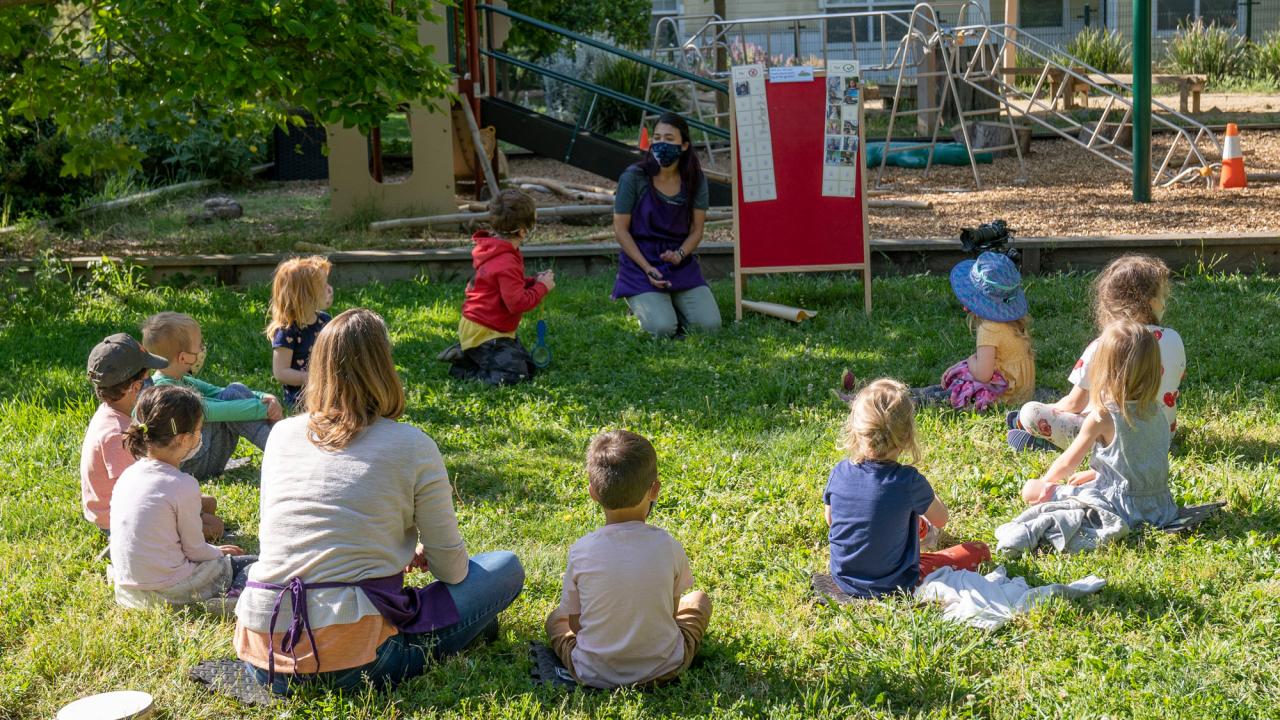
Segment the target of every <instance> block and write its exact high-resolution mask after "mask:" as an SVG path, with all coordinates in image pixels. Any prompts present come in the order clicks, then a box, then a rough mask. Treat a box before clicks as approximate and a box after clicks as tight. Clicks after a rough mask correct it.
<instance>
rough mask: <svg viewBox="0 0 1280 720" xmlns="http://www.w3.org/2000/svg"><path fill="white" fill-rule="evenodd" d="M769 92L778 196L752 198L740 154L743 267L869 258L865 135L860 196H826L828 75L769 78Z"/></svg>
mask: <svg viewBox="0 0 1280 720" xmlns="http://www.w3.org/2000/svg"><path fill="white" fill-rule="evenodd" d="M765 97H766V99H767V104H768V108H769V124H770V134H771V136H772V139H773V165H774V178H775V183H776V186H777V192H778V199H776V200H766V201H762V202H746V201H745V200H744V199H743V195H742V182H741V177H742V165H741V160H740V159H738V160H737V161H736V165H737V167H736V171H737V178H738V179H739V181H738V182H737V183H735V185H736V187H737V194H738V197H737V212H738V257H739V261H738V262H739V267H740V268H741V269H743V270H760V269H764V268H779V269H784V268H785V269H791V268H804V269H806V270H821V269H822V268H823V266H840V267H842V268H847V267H848V266H850V265H860V264H863V263H865V262H866V259H867V258H866V242H865V240H864V236H863V228H864V225H863V193H864V186H863V177H862V175H863V173H864V172H865V171H866V169H865V168H864V167H863V159H862V158H863V154H862V151H863V148H862V143H861V142H860V143H859V144H858V153H857V157H856V158H855V161H854V162H855V163H856V167H857V168H858V181H857V183H856V184H855V186H856V187H857V188H858V196H857V197H852V198H849V197H823V195H822V169H823V166H822V157H823V142H824V122H823V120H824V113H825V106H826V82H825V80H824V79H823V78H822V76H821V75H820V76H819V77H818V78H817V79H815V80H813V81H809V82H776V83H775V82H769V83H766V87H765ZM833 269H834V268H833Z"/></svg>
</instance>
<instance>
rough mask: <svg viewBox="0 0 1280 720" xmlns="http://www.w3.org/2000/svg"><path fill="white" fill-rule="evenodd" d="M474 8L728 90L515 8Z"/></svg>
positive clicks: (485, 4) (689, 73)
mask: <svg viewBox="0 0 1280 720" xmlns="http://www.w3.org/2000/svg"><path fill="white" fill-rule="evenodd" d="M476 9H477V10H483V11H486V12H495V13H498V14H499V15H506V16H507V17H509V18H512V19H513V20H519V21H520V22H525V23H529V24H530V25H532V26H534V27H536V28H538V29H539V30H546V31H548V32H553V33H555V34H557V35H561V36H563V37H566V38H569V39H570V40H573V41H574V42H580V43H582V44H583V45H589V46H591V47H593V48H596V49H598V50H604V51H605V52H609V53H613V54H614V55H618V56H620V57H624V58H626V59H628V60H631V61H632V62H638V63H640V64H641V65H644V66H646V67H650V68H653V69H654V70H660V71H662V72H665V73H670V74H671V75H675V76H676V77H680V78H684V79H685V80H688V81H690V82H693V83H697V84H698V85H701V86H703V87H705V88H707V89H709V90H715V91H716V92H722V93H728V92H729V86H728V85H726V84H724V83H718V82H716V81H714V80H710V79H708V78H705V77H702V76H701V75H695V74H693V73H691V72H686V71H684V70H681V69H680V68H676V67H672V66H670V65H664V64H662V63H659V62H654V61H653V60H650V59H649V58H647V57H645V56H643V55H639V54H637V53H633V52H631V51H630V50H626V49H624V48H620V47H616V46H614V45H610V44H608V43H605V42H601V41H599V40H596V39H595V38H593V37H589V36H587V35H583V34H581V33H576V32H574V31H572V30H569V29H567V28H562V27H560V26H559V25H552V24H551V23H549V22H546V21H543V20H539V19H537V18H535V17H530V16H528V15H525V14H523V13H518V12H516V11H515V10H511V9H509V8H504V7H498V6H496V5H489V4H487V3H481V4H479V5H476ZM494 52H496V51H494ZM508 57H509V56H508Z"/></svg>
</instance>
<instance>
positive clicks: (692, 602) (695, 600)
mask: <svg viewBox="0 0 1280 720" xmlns="http://www.w3.org/2000/svg"><path fill="white" fill-rule="evenodd" d="M710 624H711V598H709V597H707V594H706V593H704V592H702V591H701V590H694V591H693V592H691V593H689V594H687V595H685V596H684V597H682V598H680V604H679V605H678V606H677V607H676V627H678V628H680V635H681V637H682V638H683V639H684V662H682V663H680V667H678V668H676V669H675V670H672V671H671V672H669V673H667V674H665V675H660V676H658V677H656V678H651V679H649V680H647V681H645V683H643V684H648V683H662V682H667V681H669V680H674V679H675V678H676V677H678V676H679V675H680V673H682V672H684V671H685V670H688V669H689V666H690V665H692V664H693V659H694V658H695V657H697V655H698V648H700V647H702V636H703V635H704V634H705V633H706V632H707V626H708V625H710ZM547 642H548V644H550V645H551V649H552V651H554V652H555V654H556V657H558V658H560V662H562V663H564V666H565V669H567V670H568V671H569V672H571V673H573V677H574V679H575V680H576V679H577V678H578V673H577V672H576V671H575V670H574V669H573V649H574V648H575V647H577V646H578V636H577V634H575V633H574V631H573V629H572V628H570V627H569V616H568V615H566V614H564V613H563V612H561V611H560V608H559V607H557V608H556V609H555V610H553V611H551V615H550V616H549V617H548V618H547Z"/></svg>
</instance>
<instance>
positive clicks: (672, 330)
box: [613, 113, 721, 338]
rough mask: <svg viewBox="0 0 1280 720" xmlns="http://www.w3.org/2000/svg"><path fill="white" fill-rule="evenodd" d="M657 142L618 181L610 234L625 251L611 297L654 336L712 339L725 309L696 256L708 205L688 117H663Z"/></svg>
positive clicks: (657, 132) (654, 133)
mask: <svg viewBox="0 0 1280 720" xmlns="http://www.w3.org/2000/svg"><path fill="white" fill-rule="evenodd" d="M653 140H654V142H653V144H652V145H651V146H650V148H649V156H648V157H646V158H645V159H644V160H641V161H640V162H638V163H636V164H635V165H632V166H631V167H629V168H627V170H626V172H624V173H623V174H622V177H621V178H619V180H618V192H617V195H616V199H615V201H614V207H613V230H614V233H615V234H616V235H617V237H618V245H620V246H621V248H622V252H621V253H619V255H618V278H617V281H616V282H615V283H614V287H613V297H614V299H617V298H625V299H626V301H627V305H628V306H629V307H630V308H631V312H632V313H634V314H635V316H636V318H637V319H638V320H639V321H640V327H642V328H643V329H644V330H645V331H647V332H648V333H650V334H651V335H653V336H654V337H659V338H663V337H673V336H678V335H680V334H682V333H684V332H686V331H688V330H701V331H707V332H714V331H715V330H718V329H719V328H720V322H721V321H720V309H719V307H717V306H716V299H715V296H714V295H712V293H711V288H710V287H708V286H707V282H706V280H704V279H703V278H702V270H701V269H700V268H699V266H698V260H697V258H696V257H694V251H695V250H696V249H697V247H698V245H699V243H701V242H702V235H703V226H704V224H705V222H706V218H707V208H708V206H709V192H708V188H707V178H706V176H705V175H704V174H703V172H702V168H701V166H700V165H699V162H698V154H697V152H696V151H695V150H694V149H693V147H692V145H690V143H689V125H688V123H687V122H685V120H684V118H682V117H680V116H679V115H676V114H674V113H664V114H663V115H662V116H661V117H659V118H658V123H657V125H655V126H654V131H653Z"/></svg>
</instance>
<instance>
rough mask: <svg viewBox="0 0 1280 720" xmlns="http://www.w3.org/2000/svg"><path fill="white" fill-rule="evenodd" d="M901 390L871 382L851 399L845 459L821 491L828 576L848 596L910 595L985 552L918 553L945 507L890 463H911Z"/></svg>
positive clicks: (967, 547)
mask: <svg viewBox="0 0 1280 720" xmlns="http://www.w3.org/2000/svg"><path fill="white" fill-rule="evenodd" d="M909 393H910V391H909V389H908V388H907V386H906V385H903V384H902V383H900V382H898V381H896V380H889V379H880V380H876V381H875V382H872V383H871V384H870V385H868V386H867V387H865V388H863V389H862V391H861V392H859V393H858V394H857V396H856V397H854V399H853V402H852V404H851V405H850V408H849V419H848V420H847V421H846V422H845V428H844V440H843V444H844V447H845V449H846V450H847V451H848V453H849V459H848V460H843V461H841V462H840V464H838V465H836V466H835V469H833V470H832V471H831V477H830V478H829V479H828V480H827V488H826V490H825V491H824V492H823V495H822V501H823V503H825V505H826V508H825V515H826V520H827V525H828V526H829V527H830V533H829V535H828V537H829V539H830V542H831V577H832V579H833V580H835V583H836V585H837V586H839V588H840V589H841V590H844V591H845V592H846V593H848V594H849V595H852V596H854V597H863V598H872V597H878V596H880V595H886V594H889V593H892V592H895V591H898V590H905V591H907V592H910V591H911V590H913V589H914V588H915V586H916V585H918V584H920V581H921V580H922V579H923V578H924V577H925V576H926V575H928V574H929V573H931V572H933V571H934V570H936V569H938V568H939V567H942V566H949V567H953V568H956V569H958V570H973V569H976V568H977V567H978V565H979V564H980V563H981V562H983V561H984V560H990V559H991V552H990V550H988V549H987V546H986V545H985V544H984V543H980V542H970V543H964V544H963V545H957V546H955V547H952V548H948V549H946V550H943V551H941V552H936V553H921V552H920V538H921V537H922V536H923V535H924V534H925V532H926V531H927V530H928V529H929V527H930V526H932V527H935V528H939V529H940V528H942V527H943V526H944V525H946V524H947V507H946V505H943V504H942V500H941V499H939V498H938V496H937V495H935V494H934V492H933V488H932V487H931V486H930V485H929V481H928V480H925V478H924V476H923V475H921V474H920V472H919V471H918V470H916V469H915V468H914V467H912V466H910V465H902V464H899V463H898V457H899V456H900V455H902V454H903V453H904V452H905V453H910V455H911V456H912V458H913V459H914V458H917V457H919V454H920V451H919V448H918V447H917V445H916V424H915V408H914V406H913V405H912V404H911V396H910V394H909Z"/></svg>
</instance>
